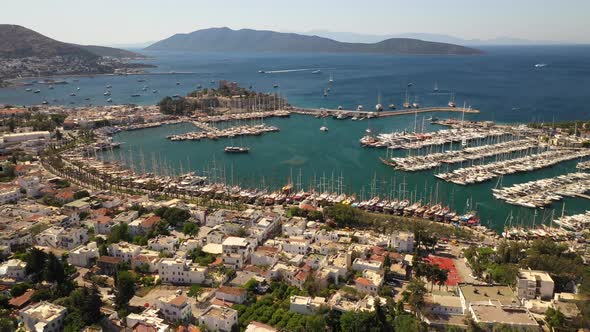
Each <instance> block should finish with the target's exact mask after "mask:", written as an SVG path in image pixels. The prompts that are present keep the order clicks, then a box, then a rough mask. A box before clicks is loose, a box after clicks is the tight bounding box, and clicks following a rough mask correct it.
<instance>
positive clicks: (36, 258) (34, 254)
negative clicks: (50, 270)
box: [25, 248, 47, 281]
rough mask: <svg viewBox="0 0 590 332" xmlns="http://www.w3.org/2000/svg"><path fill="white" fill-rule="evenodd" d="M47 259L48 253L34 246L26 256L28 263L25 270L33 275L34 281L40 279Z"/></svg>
mask: <svg viewBox="0 0 590 332" xmlns="http://www.w3.org/2000/svg"><path fill="white" fill-rule="evenodd" d="M45 259H47V254H46V253H45V252H44V251H42V250H40V249H37V248H32V249H31V250H30V251H29V252H28V253H27V255H26V256H25V262H26V263H27V265H26V267H25V272H26V273H27V274H31V275H32V280H33V281H38V279H39V277H40V276H41V272H42V271H43V268H44V267H45Z"/></svg>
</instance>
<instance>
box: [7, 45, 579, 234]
mask: <svg viewBox="0 0 590 332" xmlns="http://www.w3.org/2000/svg"><path fill="white" fill-rule="evenodd" d="M485 51H486V54H484V55H482V56H470V57H465V56H439V57H434V56H415V57H411V56H381V55H306V54H302V55H270V54H265V55H246V54H232V55H228V54H189V53H183V54H176V53H148V54H147V55H150V56H152V58H151V59H149V60H147V61H143V62H148V63H153V64H155V65H157V66H158V68H154V69H150V70H151V71H153V72H154V74H146V75H137V76H136V75H129V76H95V77H77V78H75V79H76V81H74V78H72V77H68V78H65V79H66V80H67V81H68V82H69V84H65V85H55V86H54V88H53V89H52V90H49V89H48V87H47V86H42V85H36V86H35V87H36V88H37V87H38V88H39V89H40V90H42V91H41V93H39V94H33V93H31V92H26V91H25V89H24V87H10V88H4V89H0V104H15V105H21V104H26V105H31V104H40V103H41V102H42V101H43V100H47V101H48V102H50V103H51V104H60V105H72V106H82V105H87V104H94V105H99V104H107V101H106V100H107V99H108V98H112V100H113V104H121V103H136V104H145V105H148V104H155V103H157V101H159V100H160V99H161V98H162V97H163V96H165V95H174V94H179V95H184V94H186V93H187V92H189V91H192V90H194V89H195V88H196V87H197V85H201V86H202V87H209V86H215V85H216V82H217V81H218V80H221V79H225V80H230V81H236V82H238V83H239V84H240V85H242V86H244V87H249V86H252V88H253V89H255V90H258V91H262V92H270V91H276V92H278V93H280V94H281V95H284V96H285V97H286V98H287V99H288V100H289V102H290V103H292V104H294V105H297V106H302V107H313V108H320V107H326V108H336V107H337V106H339V105H341V106H343V107H344V108H345V109H354V108H356V107H357V105H364V107H365V109H373V107H374V105H375V104H376V102H377V98H378V95H380V96H381V102H382V104H384V105H385V107H387V105H388V104H391V103H394V104H396V105H398V107H399V106H401V104H402V103H403V101H404V98H405V95H406V91H407V94H408V96H409V98H410V99H411V101H418V102H419V103H420V104H421V105H422V106H424V107H426V106H444V105H446V104H447V102H448V101H449V98H450V96H451V94H452V93H454V94H455V101H456V103H457V104H458V106H462V105H463V103H464V102H465V103H466V104H467V105H472V106H473V107H474V108H477V109H479V110H481V113H480V114H469V115H465V118H466V119H472V120H494V121H497V122H504V123H515V122H521V123H522V122H530V121H542V122H551V121H565V120H575V119H587V118H589V117H590V114H589V111H590V97H589V95H588V91H590V47H587V46H571V47H563V46H560V47H495V48H486V49H485ZM536 63H546V64H548V65H547V66H546V67H543V68H535V66H534V65H535V64H536ZM318 69H319V70H320V71H321V72H320V73H319V74H313V73H312V71H314V70H318ZM259 70H264V71H265V72H267V73H264V74H262V73H259V72H258V71H259ZM171 72H174V73H171ZM268 72H270V73H268ZM330 75H332V77H333V79H334V82H333V83H332V84H331V85H330V84H329V83H328V79H329V78H330ZM138 80H145V82H138ZM25 81H31V80H25ZM212 82H213V83H212ZM177 83H179V84H177ZM409 83H412V84H409ZM275 84H277V85H278V87H277V88H273V85H275ZM435 84H436V85H437V86H438V89H439V90H438V92H434V91H433V87H434V85H435ZM107 85H112V89H110V90H111V92H112V95H111V96H108V97H107V96H103V92H105V90H106V89H105V87H106V86H107ZM408 85H410V86H408ZM144 86H147V87H148V88H147V91H142V87H144ZM78 87H79V88H80V90H77V88H78ZM327 87H330V91H329V93H328V96H326V97H324V96H323V92H324V90H325V89H326V88H327ZM153 90H157V92H156V93H154V92H153ZM72 92H75V93H76V96H69V94H70V93H72ZM132 94H140V96H139V97H131V95H132ZM86 98H89V100H86ZM431 115H432V116H436V117H439V118H445V117H458V116H460V113H453V114H444V113H436V114H419V115H418V117H417V118H415V117H414V116H413V115H408V116H399V117H389V118H380V119H371V120H363V121H351V120H350V119H348V120H335V119H332V118H326V119H316V118H313V117H310V116H302V115H292V116H291V117H290V118H284V119H283V118H281V119H279V118H272V119H266V120H265V123H266V124H269V125H273V126H277V127H278V128H280V132H276V133H266V134H263V135H261V136H253V137H242V138H234V139H233V141H232V140H231V139H219V140H217V141H170V140H168V139H166V137H167V136H169V135H173V134H181V133H186V132H190V131H195V130H196V129H195V127H194V126H193V125H192V124H178V125H169V126H162V127H157V128H150V129H143V130H137V131H129V132H122V133H120V134H118V135H116V136H115V138H114V140H115V141H118V142H123V143H124V144H123V145H122V147H121V149H120V151H115V152H114V153H113V154H111V153H110V152H104V153H102V154H101V156H102V158H105V159H109V158H116V159H119V160H121V159H123V160H124V161H125V162H126V163H127V164H129V165H133V166H134V167H135V168H136V169H138V170H141V169H142V168H143V169H145V170H146V171H150V170H151V167H152V165H154V164H157V165H159V167H160V168H162V167H164V165H166V167H167V168H168V169H169V170H172V171H173V172H176V173H180V171H181V169H182V171H184V172H186V171H187V170H189V169H190V170H193V171H197V172H198V173H200V174H201V173H206V175H208V176H210V177H212V178H217V179H218V180H221V179H222V178H223V180H224V181H225V182H227V183H230V184H231V183H233V184H239V185H241V186H242V187H261V186H266V187H270V188H275V189H276V188H279V187H280V186H282V185H284V184H286V183H287V182H288V181H290V179H292V181H293V182H295V183H297V182H298V180H299V174H300V173H301V185H302V187H303V188H304V189H309V187H310V186H313V185H316V187H317V185H318V184H322V185H323V188H325V189H327V190H333V191H336V190H337V189H338V187H339V178H340V177H342V179H343V180H342V189H343V191H344V192H346V193H352V192H354V193H356V194H357V197H359V198H360V196H361V195H364V196H365V198H368V197H369V196H370V195H372V194H378V195H380V196H381V197H387V196H389V195H391V196H394V197H403V196H405V197H406V198H410V197H412V198H417V199H422V201H423V202H434V201H435V200H438V201H442V202H444V203H445V204H448V205H450V206H451V207H452V208H453V209H455V210H457V212H458V213H463V212H465V211H466V210H477V211H478V213H479V216H480V218H481V222H482V224H484V225H487V226H490V227H491V228H493V229H496V230H501V229H502V228H503V226H504V224H505V223H506V222H507V220H510V218H509V216H510V215H512V216H513V218H512V224H513V225H515V224H524V225H532V224H533V222H535V223H536V224H539V223H540V222H542V221H543V220H544V221H545V223H549V220H550V215H551V213H552V210H553V209H555V210H556V212H555V214H556V216H558V215H560V214H561V211H562V203H563V202H565V212H566V214H574V213H581V212H583V211H584V210H586V209H588V208H589V207H590V201H588V200H584V199H581V198H575V199H572V198H566V199H565V200H564V201H562V202H560V203H557V204H555V205H554V206H551V207H550V208H548V209H546V210H537V213H536V215H535V213H534V212H533V211H534V210H532V209H527V208H521V207H515V206H512V205H508V204H506V203H504V202H502V201H499V200H495V199H494V198H493V197H492V192H491V189H492V188H494V187H495V186H496V185H499V184H498V183H497V181H496V180H492V181H490V182H485V183H482V184H475V185H470V186H459V185H454V184H450V183H447V182H444V181H441V180H437V179H436V178H435V177H434V176H433V173H437V172H440V170H436V169H435V170H429V171H423V172H417V173H409V172H402V171H395V170H394V169H393V168H391V167H389V166H386V165H384V164H382V163H381V162H380V161H379V157H384V156H385V150H384V149H373V148H362V147H361V146H360V144H359V139H360V138H361V137H362V136H363V135H364V134H365V131H366V129H370V130H371V131H372V132H374V133H382V132H392V131H401V130H404V129H408V130H413V129H414V127H415V126H417V127H422V123H424V130H425V131H429V130H436V129H440V128H441V127H438V126H431V125H430V124H429V122H428V121H423V117H426V118H427V117H430V116H431ZM322 126H327V127H328V128H329V131H327V132H323V131H320V130H319V128H320V127H322ZM239 144H241V145H245V146H248V147H250V149H251V150H250V153H248V154H225V153H224V152H223V149H224V147H225V146H228V145H239ZM406 153H407V152H405V151H399V152H396V154H397V155H404V154H406ZM130 160H131V162H130ZM576 163H577V160H573V161H569V162H563V163H560V164H558V165H556V166H553V167H550V168H546V169H542V170H537V171H534V172H528V173H524V174H514V175H509V176H505V177H503V179H502V184H501V185H503V186H509V185H512V184H515V183H522V182H527V181H531V180H536V179H541V178H546V177H552V176H556V175H559V174H564V173H567V172H572V171H575V165H576ZM142 165H143V167H142ZM508 222H509V221H508Z"/></svg>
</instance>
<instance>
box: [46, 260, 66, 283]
mask: <svg viewBox="0 0 590 332" xmlns="http://www.w3.org/2000/svg"><path fill="white" fill-rule="evenodd" d="M43 279H44V280H46V281H48V282H55V283H58V284H60V283H63V282H64V281H65V280H66V276H65V272H64V265H63V264H62V262H61V261H60V260H59V258H57V257H56V256H55V255H54V254H53V253H49V254H48V255H47V261H46V262H45V267H44V269H43Z"/></svg>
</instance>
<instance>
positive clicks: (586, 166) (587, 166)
mask: <svg viewBox="0 0 590 332" xmlns="http://www.w3.org/2000/svg"><path fill="white" fill-rule="evenodd" d="M576 168H577V169H581V170H588V169H590V160H589V161H581V162H579V163H578V165H576Z"/></svg>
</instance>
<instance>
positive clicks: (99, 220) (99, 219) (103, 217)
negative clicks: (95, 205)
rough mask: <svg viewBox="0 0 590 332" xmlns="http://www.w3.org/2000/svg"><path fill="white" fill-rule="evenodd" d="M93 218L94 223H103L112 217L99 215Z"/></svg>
mask: <svg viewBox="0 0 590 332" xmlns="http://www.w3.org/2000/svg"><path fill="white" fill-rule="evenodd" d="M95 220H96V223H97V224H99V225H105V224H108V223H110V222H111V221H113V219H112V218H111V217H108V216H100V217H98V218H96V219H95Z"/></svg>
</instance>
